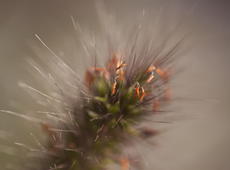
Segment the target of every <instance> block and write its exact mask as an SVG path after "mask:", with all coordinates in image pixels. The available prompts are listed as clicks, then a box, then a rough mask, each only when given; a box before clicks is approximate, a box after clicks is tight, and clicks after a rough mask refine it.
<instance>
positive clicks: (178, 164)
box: [0, 0, 230, 170]
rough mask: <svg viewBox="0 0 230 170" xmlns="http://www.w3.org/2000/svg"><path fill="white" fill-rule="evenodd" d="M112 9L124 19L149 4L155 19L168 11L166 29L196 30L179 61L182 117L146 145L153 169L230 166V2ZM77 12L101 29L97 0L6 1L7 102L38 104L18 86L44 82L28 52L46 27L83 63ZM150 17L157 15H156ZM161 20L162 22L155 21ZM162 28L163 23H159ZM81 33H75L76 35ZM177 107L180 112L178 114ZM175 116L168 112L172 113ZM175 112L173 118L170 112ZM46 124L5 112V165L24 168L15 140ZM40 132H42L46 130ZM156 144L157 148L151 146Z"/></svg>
mask: <svg viewBox="0 0 230 170" xmlns="http://www.w3.org/2000/svg"><path fill="white" fill-rule="evenodd" d="M105 4H106V5H105V6H106V9H107V11H108V12H109V13H111V14H112V15H114V16H115V17H117V21H118V22H120V23H121V24H122V22H123V23H125V24H127V23H129V22H130V23H131V24H133V22H135V21H134V20H133V18H135V17H136V16H137V14H138V13H140V12H141V11H142V10H143V9H145V10H146V11H147V13H149V16H151V15H152V18H153V19H155V18H156V17H157V16H160V18H161V19H162V20H161V21H160V24H162V23H163V25H164V27H163V30H167V27H165V26H169V27H170V25H177V24H178V23H182V26H181V27H180V28H179V29H178V30H179V31H177V34H176V35H175V36H180V34H178V32H179V33H180V29H181V30H183V33H184V32H188V33H189V36H187V38H186V40H185V46H184V47H185V49H186V51H187V53H186V54H184V55H183V56H182V57H180V58H179V59H178V61H177V66H178V68H183V71H182V72H181V73H180V74H178V75H177V76H176V78H175V79H174V83H173V92H174V95H175V96H179V97H180V99H178V100H175V102H174V103H173V108H174V109H173V110H174V112H173V113H175V117H173V116H171V117H170V120H171V121H172V123H171V124H170V125H167V128H166V129H167V130H166V131H165V132H164V133H163V134H161V135H160V136H159V137H158V138H157V139H156V141H155V142H156V145H155V146H154V147H152V148H150V147H147V148H146V147H142V148H141V150H142V151H141V152H142V154H143V155H144V157H145V164H146V166H147V169H149V170H152V169H156V170H169V169H170V170H185V169H186V170H194V169H196V170H217V169H218V170H229V169H230V161H229V159H230V146H229V143H230V136H229V130H230V123H229V120H230V113H229V111H230V104H229V101H230V100H229V99H230V79H229V71H230V70H229V67H230V56H229V55H230V31H229V30H230V13H229V10H230V3H229V1H227V0H225V1H224V0H196V1H190V0H163V1H162V0H161V1H160V0H125V1H124V0H109V1H106V3H105ZM70 16H74V17H75V18H77V20H78V21H79V22H80V23H81V25H83V26H84V27H85V28H88V29H89V30H91V31H92V32H93V33H97V31H98V32H99V30H100V24H99V20H98V18H97V15H96V8H95V3H94V1H92V0H65V1H64V0H27V1H26V0H20V1H16V0H15V1H3V0H1V1H0V80H1V81H0V92H1V93H0V94H1V96H0V108H1V109H10V110H16V111H18V112H22V113H25V112H26V113H27V112H29V111H30V110H34V109H36V108H38V106H37V105H36V104H35V103H34V102H33V101H32V100H31V98H30V97H29V95H28V94H26V93H25V92H24V91H23V90H21V89H20V88H19V87H18V86H17V82H18V81H21V80H23V81H26V82H29V83H30V84H32V85H33V86H35V87H39V86H40V83H41V82H37V81H36V80H35V78H34V76H33V73H31V72H30V70H29V69H28V63H27V62H26V60H25V59H26V58H29V57H32V58H36V57H37V56H36V54H35V53H34V52H33V50H32V48H31V44H32V45H33V46H36V45H38V46H39V43H38V42H37V41H36V40H35V37H34V34H39V35H40V36H41V37H43V39H44V40H45V41H46V43H47V44H49V46H50V47H51V48H52V49H53V50H54V51H55V52H57V53H58V54H60V55H62V54H65V56H68V57H67V58H64V60H65V61H66V62H67V63H69V64H70V65H71V63H73V62H75V63H76V65H73V66H76V67H79V68H80V69H81V66H82V65H84V62H87V60H85V61H82V60H81V61H79V59H78V58H76V54H78V56H79V54H81V52H82V51H80V48H79V42H78V41H77V36H76V34H75V31H74V29H73V26H72V23H71V19H70ZM148 19H151V17H149V18H148ZM154 27H155V25H154ZM159 29H162V25H160V26H159ZM73 37H75V38H73ZM171 115H172V114H171ZM166 119H167V117H166ZM168 119H169V118H168ZM38 129H39V127H38V126H36V125H33V124H31V123H29V122H27V121H24V120H21V119H19V118H17V117H13V116H10V115H6V114H3V113H0V164H1V168H0V169H2V170H8V169H20V168H19V167H16V168H15V167H14V165H20V164H21V160H23V159H19V158H23V157H24V156H23V155H24V154H23V153H24V151H23V149H22V148H17V147H15V146H14V144H13V143H14V142H15V141H16V142H21V143H26V144H30V145H34V140H33V139H31V135H30V133H31V132H33V133H35V134H36V133H37V132H38ZM38 135H39V134H38ZM150 150H151V152H150Z"/></svg>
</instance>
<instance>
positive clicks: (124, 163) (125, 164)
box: [120, 158, 130, 170]
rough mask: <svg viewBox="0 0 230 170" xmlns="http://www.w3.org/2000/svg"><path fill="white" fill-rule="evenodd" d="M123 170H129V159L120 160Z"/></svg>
mask: <svg viewBox="0 0 230 170" xmlns="http://www.w3.org/2000/svg"><path fill="white" fill-rule="evenodd" d="M120 163H121V170H129V166H130V165H129V160H128V159H127V158H123V159H121V160H120Z"/></svg>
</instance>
